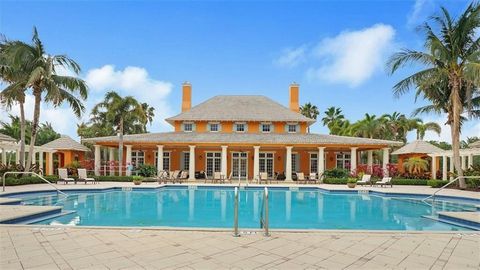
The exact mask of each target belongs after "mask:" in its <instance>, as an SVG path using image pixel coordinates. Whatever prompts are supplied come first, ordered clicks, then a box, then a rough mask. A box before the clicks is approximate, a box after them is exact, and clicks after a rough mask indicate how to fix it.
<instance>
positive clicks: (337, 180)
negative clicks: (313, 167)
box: [323, 178, 347, 185]
mask: <svg viewBox="0 0 480 270" xmlns="http://www.w3.org/2000/svg"><path fill="white" fill-rule="evenodd" d="M323 183H324V184H333V185H340V184H341V185H345V184H346V183H347V178H325V179H324V180H323Z"/></svg>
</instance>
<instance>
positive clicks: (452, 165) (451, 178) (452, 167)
mask: <svg viewBox="0 0 480 270" xmlns="http://www.w3.org/2000/svg"><path fill="white" fill-rule="evenodd" d="M454 171H455V167H454V164H453V156H450V173H451V174H450V180H453V172H454Z"/></svg>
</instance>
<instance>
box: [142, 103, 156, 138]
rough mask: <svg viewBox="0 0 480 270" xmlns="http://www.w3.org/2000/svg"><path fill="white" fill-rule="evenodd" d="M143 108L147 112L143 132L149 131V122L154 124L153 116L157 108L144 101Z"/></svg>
mask: <svg viewBox="0 0 480 270" xmlns="http://www.w3.org/2000/svg"><path fill="white" fill-rule="evenodd" d="M141 106H142V110H143V112H144V113H145V119H146V121H145V122H144V124H143V132H147V124H150V125H151V124H152V122H153V117H155V108H154V107H150V105H148V104H147V103H142V104H141Z"/></svg>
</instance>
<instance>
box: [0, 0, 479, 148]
mask: <svg viewBox="0 0 480 270" xmlns="http://www.w3.org/2000/svg"><path fill="white" fill-rule="evenodd" d="M441 5H443V6H445V7H447V8H448V9H449V10H450V11H451V12H452V13H453V14H458V13H459V12H461V11H462V10H463V9H464V8H465V6H466V5H468V1H453V0H452V1H434V0H417V1H308V2H299V1H295V2H288V1H284V2H279V3H277V2H273V1H261V2H256V1H248V2H241V1H235V2H222V1H209V2H202V1H195V2H188V1H180V2H154V1H99V2H92V1H78V2H76V1H69V2H63V1H35V2H27V1H2V2H0V33H2V34H4V35H5V36H7V38H9V39H21V40H24V41H28V40H30V38H31V32H32V27H33V26H34V25H35V26H37V28H38V30H39V33H40V37H41V39H42V40H43V41H44V43H45V45H46V48H47V50H48V52H49V53H51V54H68V55H69V56H70V57H72V58H74V59H75V60H76V61H77V62H78V63H79V64H80V65H81V67H82V74H81V76H82V77H83V78H84V79H85V80H86V81H87V82H88V83H89V86H90V97H89V99H88V102H87V105H88V106H87V107H88V108H91V106H92V105H93V104H95V103H96V102H98V101H99V100H101V98H102V96H103V95H104V94H105V92H106V91H107V90H109V89H114V90H117V91H119V92H120V93H122V94H124V95H134V96H135V97H137V98H138V99H139V100H141V101H145V102H148V103H150V104H151V105H153V106H154V107H155V108H156V113H157V116H156V120H155V122H154V124H153V126H152V127H151V128H150V130H151V131H168V130H171V127H170V126H168V124H166V123H164V122H163V121H162V119H163V118H165V117H167V116H171V115H174V114H177V113H178V112H179V110H180V101H181V84H182V82H183V81H190V82H191V83H192V85H193V103H194V104H198V103H200V102H202V101H204V100H205V99H208V98H210V97H212V96H214V95H219V94H245V95H247V94H261V95H265V96H268V97H271V98H273V99H274V100H276V101H278V102H280V103H282V104H284V105H288V86H289V84H290V83H291V82H293V81H295V82H297V83H299V84H300V100H301V103H302V104H303V103H305V102H312V103H313V104H315V105H317V106H318V107H319V109H320V110H321V111H322V112H323V111H325V110H326V108H327V107H330V106H339V107H341V108H342V109H343V111H344V113H345V115H346V117H347V118H349V119H351V120H357V119H360V118H362V117H363V116H364V113H366V112H368V113H371V114H378V115H379V114H383V113H391V112H393V111H399V112H402V113H405V114H408V115H410V114H411V112H412V111H413V109H414V108H416V107H417V106H419V105H421V104H422V101H419V102H417V103H416V104H414V98H413V93H410V94H407V95H405V96H402V97H401V98H399V99H396V98H394V96H393V94H392V90H391V89H392V86H393V85H394V84H395V82H397V81H398V80H399V79H400V78H402V76H405V75H407V74H409V73H411V72H413V71H414V68H411V69H408V70H404V71H402V72H401V73H398V74H395V75H394V76H388V75H387V73H386V70H385V61H386V59H387V58H388V56H389V55H391V54H392V52H394V51H395V50H398V49H399V48H402V47H409V48H417V49H419V48H421V46H422V37H421V34H420V33H418V32H417V31H416V30H415V26H417V25H418V24H419V23H421V22H422V21H424V20H425V19H426V18H427V17H428V16H429V15H431V14H433V13H435V12H438V9H439V7H440V6H441ZM30 107H31V106H30ZM31 111H33V110H32V109H29V110H27V114H29V115H31ZM11 113H14V114H15V113H16V110H15V109H14V110H12V112H11ZM6 116H7V112H5V111H2V115H1V117H0V118H1V119H5V117H6ZM320 117H321V116H320ZM87 118H88V114H87V115H86V116H85V117H84V119H83V120H85V119H87ZM423 118H424V119H425V120H427V121H437V122H439V123H443V121H444V116H441V115H426V116H423ZM42 120H44V121H49V122H52V123H53V125H54V127H55V128H57V129H58V130H59V131H60V132H61V133H65V134H69V135H71V136H74V137H76V125H75V123H77V122H79V121H81V120H78V119H75V117H74V116H73V114H72V113H71V112H70V110H69V109H68V108H67V107H61V108H51V107H48V106H45V107H44V108H43V110H42ZM312 130H313V132H321V133H327V132H328V130H327V129H326V128H325V127H323V126H322V125H321V124H320V123H317V124H315V125H314V126H313V128H312ZM466 136H480V124H479V123H478V121H476V122H474V121H470V122H469V123H467V125H466V126H465V130H464V132H463V137H466ZM427 137H428V138H427V139H440V140H449V138H450V136H449V130H448V128H447V127H445V128H444V132H443V133H442V135H441V137H438V136H437V135H434V134H428V136H427Z"/></svg>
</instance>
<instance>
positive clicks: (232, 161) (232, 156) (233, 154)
mask: <svg viewBox="0 0 480 270" xmlns="http://www.w3.org/2000/svg"><path fill="white" fill-rule="evenodd" d="M230 155H231V159H230V160H231V161H230V164H231V166H232V167H231V168H232V169H231V172H232V178H234V179H238V175H237V176H233V167H234V163H236V162H235V160H234V159H235V158H234V156H235V155H239V156H240V158H244V159H245V160H246V161H245V175H246V177H245V178H243V177H242V176H240V179H248V163H249V161H248V157H249V156H250V155H249V154H248V152H231V154H230ZM242 155H245V157H242ZM237 165H238V164H237Z"/></svg>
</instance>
